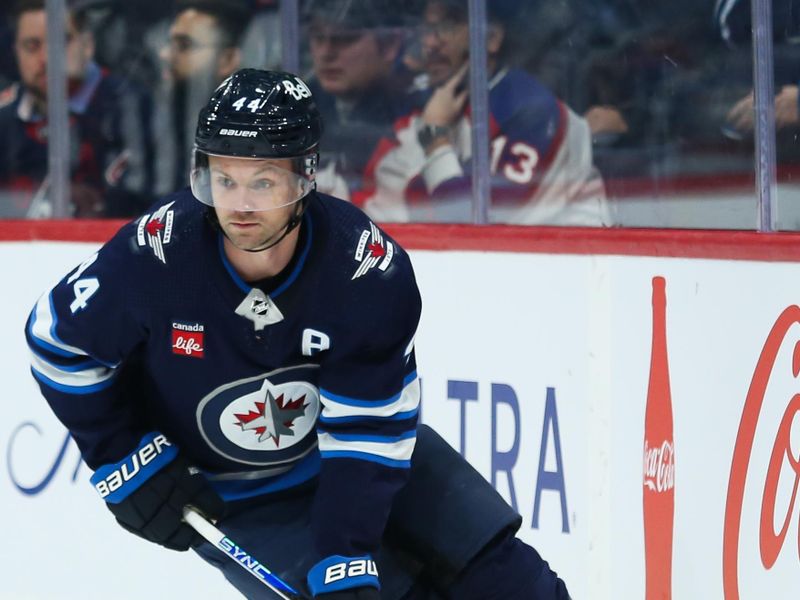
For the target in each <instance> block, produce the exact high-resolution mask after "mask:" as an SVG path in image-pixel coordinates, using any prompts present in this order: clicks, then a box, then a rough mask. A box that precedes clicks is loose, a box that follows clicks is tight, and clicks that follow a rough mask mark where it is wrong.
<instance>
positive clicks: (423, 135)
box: [417, 123, 451, 150]
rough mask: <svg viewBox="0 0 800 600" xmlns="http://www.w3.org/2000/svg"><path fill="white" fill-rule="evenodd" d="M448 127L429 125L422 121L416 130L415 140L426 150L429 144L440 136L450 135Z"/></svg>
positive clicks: (446, 136)
mask: <svg viewBox="0 0 800 600" xmlns="http://www.w3.org/2000/svg"><path fill="white" fill-rule="evenodd" d="M450 131H451V128H450V127H446V126H444V125H431V124H430V123H423V124H422V126H421V127H420V128H419V130H418V131H417V141H418V142H419V145H420V146H422V148H423V149H425V150H427V149H428V147H430V145H431V144H433V143H434V142H435V141H437V140H439V139H442V138H449V137H450Z"/></svg>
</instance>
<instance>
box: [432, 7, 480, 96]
mask: <svg viewBox="0 0 800 600" xmlns="http://www.w3.org/2000/svg"><path fill="white" fill-rule="evenodd" d="M421 45H422V59H423V64H424V66H425V72H426V73H427V74H428V76H429V77H430V81H431V84H432V85H434V86H438V85H441V84H443V83H444V82H445V81H447V80H448V79H449V78H450V77H451V76H452V75H454V74H455V72H456V71H458V69H459V68H460V67H461V65H463V64H464V63H465V62H466V61H467V60H468V59H469V27H468V25H467V23H466V21H463V20H454V19H453V17H452V16H451V15H449V14H448V11H447V8H446V7H445V6H444V5H443V4H441V3H439V2H436V1H433V2H428V4H427V6H426V7H425V14H424V16H423V25H422V34H421Z"/></svg>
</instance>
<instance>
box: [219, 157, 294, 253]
mask: <svg viewBox="0 0 800 600" xmlns="http://www.w3.org/2000/svg"><path fill="white" fill-rule="evenodd" d="M208 161H209V175H210V182H211V195H212V197H213V198H214V202H215V206H214V210H215V211H216V213H217V219H218V220H219V224H220V226H221V227H222V230H223V231H224V232H225V235H226V236H227V237H228V239H229V240H230V241H231V242H232V243H233V245H234V246H236V247H237V248H239V249H241V250H256V249H258V248H262V247H264V246H267V245H268V244H269V243H270V242H271V241H273V240H275V239H277V237H278V236H280V235H281V234H282V233H283V231H284V228H285V227H286V224H287V223H288V221H289V219H290V218H291V217H292V215H294V214H295V212H296V211H297V210H298V202H297V199H298V198H299V192H298V189H297V185H298V180H299V179H298V177H297V176H296V175H295V174H294V173H293V172H292V161H291V160H290V159H286V158H284V159H270V160H251V159H244V158H233V157H229V156H209V157H208ZM266 189H270V190H272V192H270V193H271V194H273V196H272V197H271V199H270V203H271V204H270V205H271V206H273V207H274V208H266V209H265V208H264V204H263V200H262V199H263V193H264V192H263V191H264V190H266ZM259 208H260V209H259Z"/></svg>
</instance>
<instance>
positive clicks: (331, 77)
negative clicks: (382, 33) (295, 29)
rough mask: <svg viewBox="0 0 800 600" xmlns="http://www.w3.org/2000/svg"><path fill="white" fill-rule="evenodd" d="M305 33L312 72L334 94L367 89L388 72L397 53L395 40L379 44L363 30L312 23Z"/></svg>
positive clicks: (350, 93) (351, 93) (342, 94)
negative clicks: (307, 39)
mask: <svg viewBox="0 0 800 600" xmlns="http://www.w3.org/2000/svg"><path fill="white" fill-rule="evenodd" d="M308 35H309V45H310V50H311V60H312V62H313V66H314V74H315V75H316V77H317V79H318V80H319V83H320V85H321V86H322V89H324V90H325V91H326V92H328V93H329V94H333V95H334V96H344V97H348V96H358V95H359V94H362V93H364V92H366V91H368V90H369V89H370V88H371V87H373V86H375V85H376V84H377V83H378V82H380V81H381V80H382V79H384V78H385V77H386V76H387V75H388V73H389V72H390V70H391V68H392V64H393V61H394V60H395V58H396V57H397V53H398V52H399V45H398V44H397V43H394V42H393V41H391V40H386V43H384V44H379V43H378V39H377V37H376V35H375V34H374V33H372V32H369V31H365V30H363V29H343V28H341V27H335V26H330V25H325V24H322V23H314V24H313V25H312V26H311V28H310V30H309V34H308Z"/></svg>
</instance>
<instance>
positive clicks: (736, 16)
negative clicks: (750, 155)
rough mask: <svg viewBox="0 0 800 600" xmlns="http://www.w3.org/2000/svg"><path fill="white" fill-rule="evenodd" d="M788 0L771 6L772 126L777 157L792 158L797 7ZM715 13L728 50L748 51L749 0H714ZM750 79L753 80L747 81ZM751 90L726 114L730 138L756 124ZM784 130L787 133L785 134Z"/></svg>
mask: <svg viewBox="0 0 800 600" xmlns="http://www.w3.org/2000/svg"><path fill="white" fill-rule="evenodd" d="M792 4H793V3H791V2H786V1H784V2H776V3H775V5H774V6H773V23H774V26H773V33H774V35H773V39H774V53H773V54H774V56H773V61H774V74H775V103H774V106H775V127H776V129H777V133H778V150H779V155H778V159H779V160H780V159H795V161H796V158H797V157H798V156H799V155H800V152H798V150H797V139H798V127H799V126H800V115H799V114H798V81H800V11H798V10H797V8H796V7H793V6H792ZM714 17H715V22H716V25H717V27H718V28H719V33H720V36H721V37H722V39H723V40H724V41H725V43H726V44H727V45H728V47H729V49H730V51H731V52H742V51H744V52H747V54H748V55H749V54H750V45H751V43H752V40H751V25H750V17H751V12H750V3H749V2H742V1H741V0H717V3H716V5H715V8H714ZM750 83H752V82H750ZM754 119H755V105H754V97H753V92H752V90H751V91H750V92H749V93H748V94H746V95H745V96H743V97H741V98H740V99H739V100H737V101H736V102H735V104H734V105H733V106H731V107H730V110H729V111H728V112H727V113H726V115H725V125H724V126H723V127H724V132H725V134H726V135H729V136H731V137H733V138H737V139H741V138H745V137H746V138H750V137H751V136H752V135H753V131H754V128H755V123H754ZM787 133H788V134H789V135H787Z"/></svg>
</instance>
